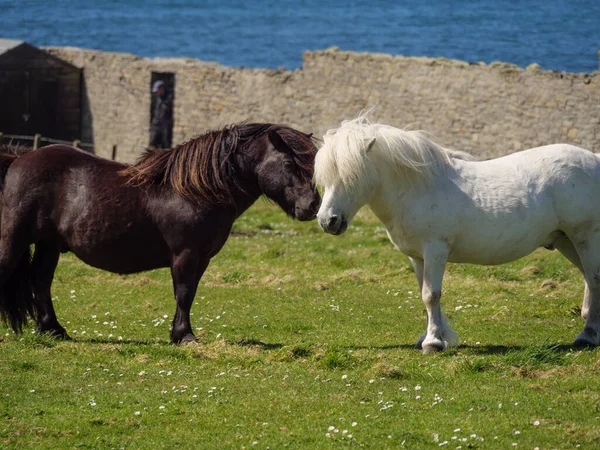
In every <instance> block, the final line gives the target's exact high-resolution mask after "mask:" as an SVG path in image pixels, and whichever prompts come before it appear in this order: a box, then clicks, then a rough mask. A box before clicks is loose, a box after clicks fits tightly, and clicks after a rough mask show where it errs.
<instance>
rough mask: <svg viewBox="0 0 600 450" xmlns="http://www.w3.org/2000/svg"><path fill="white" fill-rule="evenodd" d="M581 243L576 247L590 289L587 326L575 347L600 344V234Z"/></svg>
mask: <svg viewBox="0 0 600 450" xmlns="http://www.w3.org/2000/svg"><path fill="white" fill-rule="evenodd" d="M575 242H578V241H575ZM579 242H581V243H582V244H581V245H576V247H575V248H576V249H577V253H578V254H579V259H580V261H581V265H582V267H583V271H584V274H585V281H586V283H587V287H588V290H587V296H586V298H587V303H588V305H587V314H586V315H587V317H586V320H585V325H584V327H583V330H582V331H581V332H580V333H579V334H578V335H577V337H576V338H575V342H574V345H576V346H589V345H592V346H596V345H598V344H599V343H600V233H595V234H593V235H591V236H589V237H587V239H585V238H584V239H581V240H580V241H579ZM584 303H585V301H584ZM585 306H586V305H584V307H585ZM582 315H583V311H582Z"/></svg>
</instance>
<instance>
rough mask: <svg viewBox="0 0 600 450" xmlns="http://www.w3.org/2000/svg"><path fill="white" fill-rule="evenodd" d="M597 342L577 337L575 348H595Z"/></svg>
mask: <svg viewBox="0 0 600 450" xmlns="http://www.w3.org/2000/svg"><path fill="white" fill-rule="evenodd" d="M594 347H596V344H595V343H594V342H591V341H588V340H587V339H580V338H578V339H575V342H573V348H594Z"/></svg>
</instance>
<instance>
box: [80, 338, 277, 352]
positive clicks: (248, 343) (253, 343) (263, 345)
mask: <svg viewBox="0 0 600 450" xmlns="http://www.w3.org/2000/svg"><path fill="white" fill-rule="evenodd" d="M69 342H72V343H78V344H100V345H121V344H123V345H139V346H156V345H164V346H167V347H173V348H185V346H186V345H200V346H202V345H205V344H206V343H205V342H202V341H197V342H196V343H191V344H189V343H188V344H181V345H176V344H173V343H172V342H171V341H167V340H165V339H152V340H140V339H121V340H115V339H103V338H88V339H81V338H79V339H71V340H70V341H69ZM227 344H229V345H237V346H239V347H260V349H261V350H265V351H268V350H278V349H280V348H282V347H283V344H271V343H267V342H262V341H259V340H256V339H243V340H241V341H238V342H227Z"/></svg>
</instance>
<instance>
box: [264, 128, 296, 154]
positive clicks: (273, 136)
mask: <svg viewBox="0 0 600 450" xmlns="http://www.w3.org/2000/svg"><path fill="white" fill-rule="evenodd" d="M269 140H270V141H271V144H273V147H275V149H277V150H279V151H280V152H286V153H290V152H291V149H290V147H289V145H288V144H287V143H286V142H285V141H284V140H283V138H282V137H281V136H280V135H279V133H278V132H277V131H275V130H269Z"/></svg>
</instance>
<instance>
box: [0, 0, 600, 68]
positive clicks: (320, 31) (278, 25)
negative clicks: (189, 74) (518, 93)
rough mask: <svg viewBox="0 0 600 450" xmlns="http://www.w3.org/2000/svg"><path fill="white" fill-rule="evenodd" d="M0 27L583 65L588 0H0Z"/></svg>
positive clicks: (199, 47) (594, 62) (109, 39)
mask: <svg viewBox="0 0 600 450" xmlns="http://www.w3.org/2000/svg"><path fill="white" fill-rule="evenodd" d="M0 37H4V38H12V39H23V40H25V41H27V42H30V43H32V44H34V45H38V46H51V45H57V46H76V47H85V48H93V49H100V50H107V51H116V52H130V53H134V54H137V55H141V56H149V57H154V56H183V57H193V58H200V59H203V60H207V61H218V62H220V63H222V64H226V65H230V66H245V67H265V68H266V67H269V68H276V67H285V68H288V69H293V68H297V67H300V66H301V65H302V53H303V52H304V51H305V50H319V49H324V48H327V47H331V46H337V47H339V48H340V49H343V50H355V51H361V52H362V51H369V52H384V53H391V54H401V55H411V56H430V57H439V56H443V57H446V58H454V59H461V60H465V61H471V62H476V61H483V62H486V63H490V62H492V61H504V62H511V63H514V64H517V65H519V66H521V67H526V66H527V65H529V64H531V63H538V64H540V65H541V66H542V67H543V68H544V69H548V70H559V71H568V72H592V71H596V70H598V64H599V63H598V58H599V56H598V50H600V1H598V0H524V1H518V0H479V1H476V0H457V1H452V0H433V1H427V0H421V1H398V0H396V1H393V0H360V1H354V0H345V1H344V0H331V1H328V0H322V1H309V0H279V1H274V0H270V1H249V0H207V1H192V0H174V1H166V0H95V1H88V0H14V1H7V0H0Z"/></svg>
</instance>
